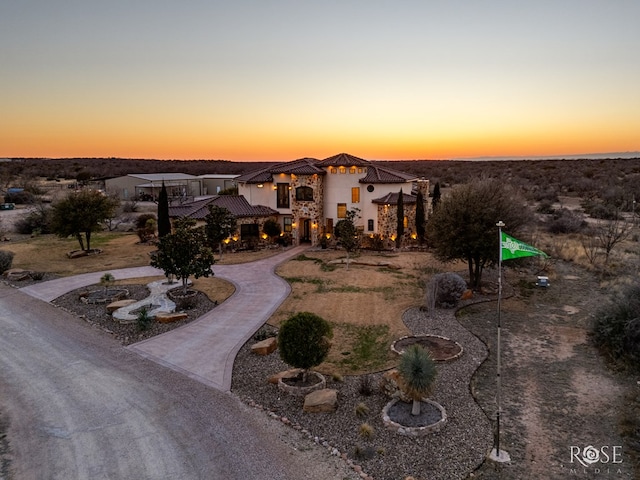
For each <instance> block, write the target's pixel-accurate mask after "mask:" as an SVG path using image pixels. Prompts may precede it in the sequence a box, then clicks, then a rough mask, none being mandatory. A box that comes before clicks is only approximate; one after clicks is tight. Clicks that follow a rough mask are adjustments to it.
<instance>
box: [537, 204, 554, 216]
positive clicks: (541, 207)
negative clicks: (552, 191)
mask: <svg viewBox="0 0 640 480" xmlns="http://www.w3.org/2000/svg"><path fill="white" fill-rule="evenodd" d="M554 211H555V208H553V202H552V201H551V200H542V201H541V202H540V203H539V204H538V206H537V207H536V212H538V213H543V214H545V215H548V214H550V213H553V212H554Z"/></svg>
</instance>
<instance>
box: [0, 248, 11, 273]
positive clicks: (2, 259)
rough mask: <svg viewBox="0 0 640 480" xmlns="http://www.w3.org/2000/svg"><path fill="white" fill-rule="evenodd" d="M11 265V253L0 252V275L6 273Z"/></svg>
mask: <svg viewBox="0 0 640 480" xmlns="http://www.w3.org/2000/svg"><path fill="white" fill-rule="evenodd" d="M12 264H13V252H9V251H7V250H0V274H1V273H4V272H6V271H7V270H9V269H10V268H11V265H12Z"/></svg>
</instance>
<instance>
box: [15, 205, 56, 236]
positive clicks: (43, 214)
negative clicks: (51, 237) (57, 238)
mask: <svg viewBox="0 0 640 480" xmlns="http://www.w3.org/2000/svg"><path fill="white" fill-rule="evenodd" d="M14 228H15V230H16V232H17V233H20V234H22V235H31V234H33V233H41V234H47V233H51V230H50V228H49V209H48V208H44V207H43V208H36V209H35V210H33V211H31V212H29V213H28V214H27V215H25V216H24V217H22V218H21V219H19V220H18V221H17V222H16V223H15V225H14Z"/></svg>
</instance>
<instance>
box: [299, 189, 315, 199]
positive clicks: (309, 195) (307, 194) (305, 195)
mask: <svg viewBox="0 0 640 480" xmlns="http://www.w3.org/2000/svg"><path fill="white" fill-rule="evenodd" d="M296 200H298V201H299V202H313V188H311V187H297V188H296Z"/></svg>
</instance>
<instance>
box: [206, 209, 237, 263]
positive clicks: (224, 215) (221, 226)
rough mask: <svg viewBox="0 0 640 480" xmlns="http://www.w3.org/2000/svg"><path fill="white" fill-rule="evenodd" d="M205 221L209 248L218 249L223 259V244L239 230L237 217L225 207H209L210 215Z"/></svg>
mask: <svg viewBox="0 0 640 480" xmlns="http://www.w3.org/2000/svg"><path fill="white" fill-rule="evenodd" d="M204 220H205V222H206V225H205V226H204V229H205V233H206V234H207V240H208V242H209V246H210V247H212V248H213V247H218V252H219V253H220V258H222V242H223V241H224V240H225V239H227V238H229V237H230V236H231V235H233V234H234V233H235V231H236V229H237V228H238V222H237V220H236V217H234V216H233V214H232V213H231V212H230V211H229V210H228V209H226V208H224V207H219V206H217V205H209V213H208V214H207V216H206V217H205V219H204Z"/></svg>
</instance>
